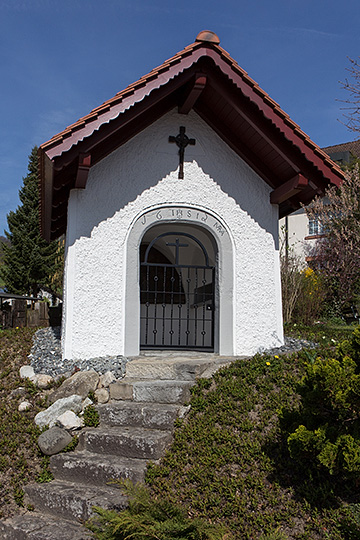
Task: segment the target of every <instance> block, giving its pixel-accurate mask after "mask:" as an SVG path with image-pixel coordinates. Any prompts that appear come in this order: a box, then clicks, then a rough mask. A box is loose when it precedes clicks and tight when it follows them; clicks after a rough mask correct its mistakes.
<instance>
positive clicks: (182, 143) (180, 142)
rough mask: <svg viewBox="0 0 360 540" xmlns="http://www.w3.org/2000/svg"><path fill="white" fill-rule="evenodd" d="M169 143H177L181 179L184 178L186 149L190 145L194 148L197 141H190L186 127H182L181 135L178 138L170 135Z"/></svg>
mask: <svg viewBox="0 0 360 540" xmlns="http://www.w3.org/2000/svg"><path fill="white" fill-rule="evenodd" d="M169 142H171V143H176V144H177V146H178V147H179V178H184V152H185V148H186V147H187V145H188V144H190V146H194V145H195V143H196V141H195V139H189V137H188V136H187V135H185V128H184V126H181V127H180V133H179V135H176V137H174V136H173V135H170V136H169Z"/></svg>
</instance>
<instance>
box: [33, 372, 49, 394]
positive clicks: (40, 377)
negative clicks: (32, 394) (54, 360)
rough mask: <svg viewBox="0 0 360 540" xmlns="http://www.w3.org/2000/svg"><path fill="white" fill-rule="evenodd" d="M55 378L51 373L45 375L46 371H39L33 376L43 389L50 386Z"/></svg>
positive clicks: (34, 381)
mask: <svg viewBox="0 0 360 540" xmlns="http://www.w3.org/2000/svg"><path fill="white" fill-rule="evenodd" d="M53 380H54V379H53V378H52V377H51V376H50V375H45V373H38V374H36V375H34V377H33V378H32V381H33V383H34V384H35V385H36V386H37V387H38V388H41V389H42V390H45V389H46V388H49V386H50V385H51V383H52V382H53Z"/></svg>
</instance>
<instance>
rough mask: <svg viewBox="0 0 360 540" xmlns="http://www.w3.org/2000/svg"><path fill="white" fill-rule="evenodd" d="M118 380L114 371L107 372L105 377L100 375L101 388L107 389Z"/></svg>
mask: <svg viewBox="0 0 360 540" xmlns="http://www.w3.org/2000/svg"><path fill="white" fill-rule="evenodd" d="M115 380H116V377H115V375H114V374H113V372H112V371H107V372H106V373H104V375H100V379H99V388H107V387H108V386H109V384H111V383H112V382H114V381H115Z"/></svg>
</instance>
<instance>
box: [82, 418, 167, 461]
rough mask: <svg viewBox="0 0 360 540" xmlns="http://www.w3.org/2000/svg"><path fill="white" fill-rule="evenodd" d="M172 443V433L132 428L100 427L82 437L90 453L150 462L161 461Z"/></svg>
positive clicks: (84, 448)
mask: <svg viewBox="0 0 360 540" xmlns="http://www.w3.org/2000/svg"><path fill="white" fill-rule="evenodd" d="M171 441H172V434H171V432H168V431H160V430H155V429H145V428H130V427H106V426H105V427H104V428H103V427H99V428H96V429H91V430H88V431H85V432H83V433H82V434H81V436H80V445H81V448H82V449H83V450H86V451H88V452H93V453H95V454H103V455H108V454H111V455H115V456H121V457H129V458H141V459H149V460H150V459H151V460H154V459H159V458H160V457H161V456H162V455H163V452H164V450H165V448H166V447H167V446H168V445H169V444H170V443H171Z"/></svg>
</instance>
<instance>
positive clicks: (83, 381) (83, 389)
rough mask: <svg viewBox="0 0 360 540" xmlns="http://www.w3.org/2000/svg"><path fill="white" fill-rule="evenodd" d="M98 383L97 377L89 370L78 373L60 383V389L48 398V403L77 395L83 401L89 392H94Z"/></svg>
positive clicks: (94, 372)
mask: <svg viewBox="0 0 360 540" xmlns="http://www.w3.org/2000/svg"><path fill="white" fill-rule="evenodd" d="M98 382H99V375H98V374H97V373H96V371H94V370H93V369H91V370H90V371H78V372H77V373H74V375H72V376H71V377H70V379H67V380H66V381H64V382H63V383H62V385H61V386H60V388H58V389H57V390H55V392H54V393H53V394H52V395H51V396H50V401H51V402H52V403H53V402H54V401H56V400H58V399H62V398H65V397H68V396H72V395H74V394H77V395H78V396H81V397H82V398H83V399H85V398H86V396H87V395H88V393H89V392H95V390H96V388H97V385H98Z"/></svg>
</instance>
